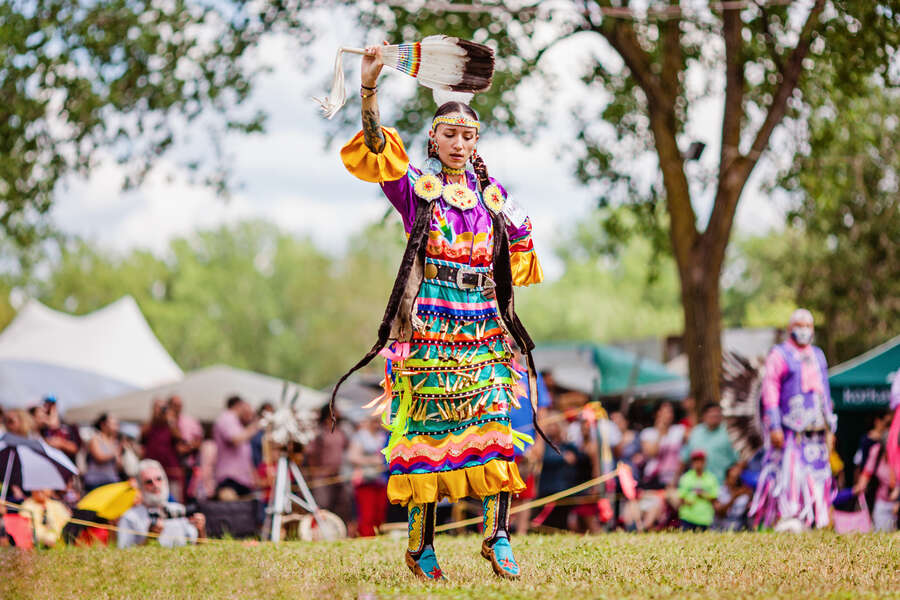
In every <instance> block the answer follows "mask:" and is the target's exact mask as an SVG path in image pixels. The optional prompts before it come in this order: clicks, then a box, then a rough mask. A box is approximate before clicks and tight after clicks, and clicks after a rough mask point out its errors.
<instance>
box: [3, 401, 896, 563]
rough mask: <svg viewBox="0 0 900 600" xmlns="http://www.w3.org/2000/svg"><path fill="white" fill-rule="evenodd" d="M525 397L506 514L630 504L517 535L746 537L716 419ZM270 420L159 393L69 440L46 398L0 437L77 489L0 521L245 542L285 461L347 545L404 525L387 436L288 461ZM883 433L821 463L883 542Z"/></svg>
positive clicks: (554, 519)
mask: <svg viewBox="0 0 900 600" xmlns="http://www.w3.org/2000/svg"><path fill="white" fill-rule="evenodd" d="M540 389H542V393H541V401H540V402H539V406H540V408H539V420H540V422H541V423H542V429H543V430H544V431H545V433H546V434H547V436H548V437H549V439H550V440H551V441H552V442H553V444H554V445H555V446H557V448H559V452H558V453H557V452H556V451H554V450H553V449H552V448H550V447H549V446H548V445H547V444H546V443H544V442H543V441H542V440H541V439H540V438H538V439H537V440H536V442H535V444H534V445H532V446H530V447H528V448H527V449H526V450H524V451H522V452H519V453H518V456H517V458H516V460H517V463H518V464H519V469H520V472H521V473H522V475H523V478H524V479H525V480H526V482H527V485H528V489H526V491H525V492H524V493H522V494H520V495H519V497H518V498H517V499H516V503H517V504H516V505H515V506H519V507H521V506H522V505H523V504H525V503H528V502H530V501H532V500H534V499H539V498H545V497H547V496H550V495H553V494H556V493H557V492H562V491H565V490H569V489H570V488H573V487H575V486H577V485H579V484H581V483H584V482H586V481H589V480H591V479H594V478H597V477H598V476H600V475H602V474H605V473H609V472H610V471H612V470H615V469H616V465H618V464H619V463H622V464H624V465H627V468H628V469H629V471H630V473H631V476H632V478H633V481H634V483H635V484H636V486H635V487H636V491H635V493H633V494H632V493H629V494H624V493H623V492H624V491H626V490H624V489H623V487H627V486H623V484H622V482H621V479H622V478H621V477H619V478H610V479H609V480H607V481H604V482H603V483H601V484H600V485H596V486H593V487H591V488H589V489H586V490H583V491H581V492H579V493H578V494H575V495H571V496H567V497H563V498H560V499H558V500H557V501H555V502H551V503H548V504H545V505H542V506H537V507H535V508H533V509H530V510H529V509H526V510H519V512H517V513H516V514H514V515H513V518H512V526H513V529H514V530H516V531H517V532H518V533H524V532H527V531H529V530H535V529H536V530H541V531H554V530H569V531H575V532H591V533H598V532H602V531H610V530H615V529H623V530H626V531H648V530H658V529H667V528H673V527H678V528H684V529H691V530H696V529H708V528H711V529H718V530H730V531H734V530H741V529H750V528H753V523H752V522H751V520H749V519H748V509H749V507H750V505H751V502H752V498H753V495H754V486H755V483H756V481H755V477H756V475H758V464H755V463H754V461H755V459H750V460H741V459H740V457H739V456H738V453H737V452H736V451H735V449H734V447H733V446H732V442H731V440H730V438H729V435H728V432H727V431H726V427H725V425H724V424H723V415H722V410H721V408H720V407H719V406H716V405H711V406H707V407H705V408H704V409H703V410H702V411H700V412H699V414H697V412H696V411H695V407H694V404H693V402H692V401H691V399H690V398H688V399H686V400H684V401H682V402H681V403H679V404H674V403H672V402H661V403H659V404H657V405H655V406H649V405H640V406H638V405H631V406H628V407H626V408H627V409H626V410H616V411H613V412H610V413H609V414H607V413H606V411H604V410H603V409H602V408H600V407H599V404H592V405H588V406H582V407H578V408H574V409H570V410H567V411H560V410H557V409H555V408H554V406H558V403H557V402H554V399H553V398H551V397H550V395H549V393H548V392H547V391H546V388H545V387H544V386H543V385H541V387H540ZM523 404H525V407H524V408H523V409H521V410H522V411H523V414H521V415H515V414H514V415H513V424H514V426H515V427H516V428H518V429H520V430H527V429H528V428H529V427H531V425H530V422H531V417H530V408H529V407H528V406H527V403H523ZM271 411H273V406H272V405H271V404H270V403H263V404H262V405H260V406H259V407H258V408H257V409H254V408H253V407H252V406H251V404H250V403H248V402H247V401H245V400H244V399H242V398H240V397H238V396H234V397H231V398H228V399H227V401H226V402H225V405H224V406H223V412H222V413H221V415H219V417H218V418H216V419H215V421H214V422H212V423H201V422H199V421H198V420H197V419H195V418H193V417H192V416H191V415H190V414H188V413H187V412H186V411H185V409H184V402H183V401H182V399H181V398H180V397H178V396H172V397H169V398H159V399H157V400H156V401H155V402H154V403H153V406H152V410H151V413H150V415H149V416H148V419H147V421H146V422H145V423H143V424H141V425H133V424H120V423H119V421H118V419H116V418H115V417H114V416H111V415H106V414H104V415H101V416H100V417H99V418H98V419H97V420H96V421H95V422H94V423H93V426H92V427H82V428H79V427H76V426H74V425H72V424H68V423H66V422H65V421H64V420H63V419H62V418H61V416H60V414H59V411H58V407H57V403H56V401H55V399H54V398H52V397H48V398H46V399H45V400H44V401H43V402H42V403H41V404H39V405H37V406H34V407H32V408H30V409H28V410H21V409H8V410H5V411H2V419H0V423H2V426H0V433H3V432H9V433H11V434H14V435H16V436H20V437H21V438H27V439H34V440H38V439H39V440H43V441H44V442H46V444H47V445H48V446H50V447H52V448H55V449H57V450H58V451H60V452H62V453H63V454H65V455H66V456H67V457H69V458H70V459H71V460H72V461H73V462H74V463H75V464H76V465H77V466H78V469H79V472H80V476H79V477H74V478H72V479H71V480H70V481H69V482H68V485H67V487H66V489H63V490H30V491H27V492H26V491H25V490H23V489H21V487H20V486H17V485H11V486H8V489H6V490H5V495H6V503H5V504H4V505H2V506H0V514H15V513H17V514H19V515H20V516H21V517H22V518H23V519H25V520H26V521H27V522H28V525H29V527H30V528H31V531H32V532H33V538H34V540H35V541H36V542H37V543H39V544H41V545H43V546H53V545H55V544H57V543H60V540H62V539H63V538H66V537H67V534H66V533H65V532H64V529H65V528H66V524H67V523H68V522H69V521H70V519H71V518H72V516H73V514H74V515H76V516H79V515H81V518H82V519H84V518H85V516H86V517H87V518H88V521H91V520H92V519H98V520H99V522H104V523H111V524H114V525H117V526H118V528H119V532H118V535H117V536H116V537H115V542H113V537H112V536H111V534H110V533H109V532H108V531H106V530H96V531H93V535H94V537H93V538H92V540H93V541H95V542H96V541H98V540H99V541H101V542H104V543H116V544H118V545H119V546H122V547H127V546H130V545H137V544H142V543H145V542H146V541H147V540H148V539H149V538H150V537H158V538H159V541H160V543H161V544H163V545H168V546H176V545H181V544H185V543H189V542H191V541H193V540H196V539H198V538H201V537H204V536H205V535H206V528H207V520H208V518H209V516H210V515H204V511H203V510H201V509H200V508H202V507H204V506H206V507H210V506H218V505H219V504H221V503H227V502H244V503H245V504H246V505H247V506H252V507H253V508H252V516H251V518H252V519H253V520H254V522H255V523H254V524H255V526H256V527H257V531H261V530H262V527H263V526H264V523H265V520H266V519H265V516H266V511H265V508H266V506H267V505H268V504H269V503H271V501H272V497H273V487H274V484H275V476H276V471H277V461H278V458H279V457H280V456H282V455H284V454H285V453H287V455H288V456H289V457H290V459H291V460H294V461H295V462H296V463H297V464H298V465H300V466H301V469H302V472H303V474H304V477H305V479H306V481H307V483H308V484H309V487H310V489H311V491H312V494H313V496H314V497H315V500H316V502H317V504H318V505H319V506H320V507H321V508H324V509H326V510H328V511H331V512H333V513H334V514H336V515H338V516H339V517H341V519H342V520H343V521H344V522H345V523H346V524H347V528H348V532H349V534H350V535H354V536H356V535H358V536H371V535H375V534H377V533H378V532H379V530H381V528H382V527H383V525H384V524H385V523H386V522H388V521H397V522H405V521H406V515H405V509H403V508H401V507H396V506H389V505H388V503H387V500H386V486H387V473H386V472H385V470H384V468H385V460H384V456H383V455H382V449H383V448H384V446H385V444H386V441H387V439H386V431H385V430H384V428H383V427H382V425H381V423H380V419H379V418H376V417H372V418H368V419H364V420H362V421H361V422H359V423H352V422H350V421H349V420H347V419H343V418H340V417H339V418H338V422H337V426H336V427H334V428H333V427H332V421H331V415H330V413H329V412H328V410H327V407H325V408H323V409H322V411H321V414H320V418H319V420H318V427H317V431H316V432H315V436H314V439H313V440H312V442H310V443H308V444H307V445H306V446H305V447H303V448H294V449H293V450H291V449H286V448H282V447H279V446H277V445H276V444H274V443H272V442H271V440H270V439H269V436H268V435H267V434H266V428H265V427H264V425H263V424H262V423H264V422H265V419H264V417H265V416H266V415H267V414H268V413H270V412H271ZM889 423H890V415H889V414H888V413H887V412H885V413H884V414H883V415H882V414H879V415H876V418H874V420H873V423H872V427H871V429H870V430H869V432H868V433H867V434H866V435H865V436H864V437H863V438H862V439H861V440H860V442H859V450H858V452H857V455H856V458H855V462H856V463H857V467H858V468H857V469H856V472H857V473H858V474H857V475H856V477H855V479H854V481H852V482H848V481H844V480H843V477H844V469H843V465H842V463H841V461H840V459H839V458H838V457H837V455H836V454H835V455H833V456H832V461H831V462H832V468H833V473H834V477H835V484H836V485H835V489H841V488H844V489H845V490H847V493H848V494H850V493H851V490H852V495H853V496H854V497H855V496H859V495H866V494H868V496H869V497H870V498H871V500H872V502H871V503H870V506H872V507H873V512H872V516H873V520H874V523H875V525H876V528H878V529H882V530H894V529H896V526H897V496H898V491H900V486H898V483H897V482H896V481H894V480H892V478H891V475H890V469H887V468H885V466H884V464H883V463H884V456H883V451H882V450H881V446H883V444H881V440H883V439H884V437H885V434H886V431H887V428H888V426H889ZM526 432H527V431H526ZM118 482H127V484H126V485H127V487H128V488H129V489H131V490H133V494H132V496H130V497H129V499H128V500H127V505H126V506H125V507H124V508H125V510H124V511H122V512H120V514H117V515H114V516H113V517H112V518H109V519H99V518H98V517H97V515H98V513H97V512H96V511H93V512H87V513H84V511H83V510H82V509H83V508H84V507H83V506H81V504H82V500H83V499H87V498H90V496H86V495H87V494H90V493H91V492H92V491H94V490H98V488H104V486H106V488H110V487H111V485H110V484H116V483H118ZM0 483H2V481H0ZM113 487H114V486H113ZM123 489H125V488H123ZM126 491H127V490H126ZM204 503H205V504H204ZM217 503H219V504H217ZM466 506H467V505H466V504H465V503H461V504H459V505H457V507H456V508H451V507H450V506H444V507H441V506H439V510H438V518H439V520H440V521H444V522H446V521H453V520H457V519H460V518H463V517H465V516H468V515H466V514H464V513H465V511H466ZM198 507H200V508H198ZM470 508H471V512H472V514H477V513H478V511H479V509H480V504H477V503H475V502H473V503H472V504H471V505H470ZM526 508H527V507H526ZM208 510H209V509H208ZM248 510H250V509H248ZM79 511H81V512H79ZM461 511H462V512H461ZM76 520H77V519H76ZM88 529H90V528H88ZM83 534H84V532H83V531H79V530H77V529H76V531H75V532H74V533H73V534H72V535H70V536H68V538H69V541H71V540H72V539H73V537H76V536H78V535H82V537H81V538H79V539H83ZM11 543H15V540H14V536H12V535H11V534H10V533H8V532H5V531H4V532H0V544H3V545H9V544H11Z"/></svg>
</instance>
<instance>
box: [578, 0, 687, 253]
mask: <svg viewBox="0 0 900 600" xmlns="http://www.w3.org/2000/svg"><path fill="white" fill-rule="evenodd" d="M675 1H676V2H677V0H675ZM600 4H602V5H607V6H608V2H601V3H600ZM593 28H594V30H595V31H597V32H598V33H600V34H601V35H603V37H605V38H606V40H607V41H608V42H609V44H610V45H611V46H612V47H613V49H615V50H616V52H618V53H619V55H620V56H621V57H622V60H624V61H625V65H626V66H627V67H628V70H629V71H630V72H631V75H632V77H634V79H635V81H636V82H637V84H638V86H640V88H641V89H642V90H643V91H644V94H645V95H646V96H647V114H648V116H649V117H650V130H651V131H652V132H653V141H654V145H655V146H656V153H657V155H658V157H659V168H660V170H661V171H662V175H663V185H664V186H665V189H666V209H667V210H668V213H669V219H670V232H669V234H670V237H671V240H672V249H673V252H674V254H675V260H676V262H677V263H678V266H679V269H681V270H686V269H687V268H688V265H689V264H690V262H691V252H692V251H693V249H694V246H695V245H696V242H697V239H698V237H699V233H698V231H697V225H696V223H697V216H696V214H695V213H694V207H693V206H692V205H691V194H690V188H689V186H688V182H687V177H686V176H685V174H684V157H683V156H682V155H681V150H680V149H679V148H678V140H677V135H678V120H677V117H676V114H675V100H676V98H677V94H678V89H679V86H680V83H679V81H678V75H679V73H680V71H681V69H682V68H683V64H684V61H683V55H682V48H681V45H680V33H679V32H678V26H677V23H675V28H674V29H675V30H674V31H671V30H666V29H663V31H665V32H666V35H665V36H664V39H663V40H662V41H661V43H662V44H663V47H662V52H661V54H663V59H662V60H663V65H664V69H663V70H664V71H666V70H668V69H669V68H670V69H671V72H666V73H664V74H663V77H664V78H665V81H666V83H664V82H663V80H662V79H661V78H660V77H658V76H657V75H655V74H654V73H653V70H652V67H651V64H652V59H651V57H650V55H649V54H647V52H645V51H644V49H643V48H641V45H640V43H639V42H638V39H637V35H636V33H635V31H634V27H633V26H632V24H631V23H627V22H623V21H617V20H614V19H606V18H605V19H603V21H602V22H601V23H600V25H599V26H593ZM673 43H674V44H675V47H674V48H672V47H671V44H673ZM670 51H671V53H672V54H673V56H669V54H670Z"/></svg>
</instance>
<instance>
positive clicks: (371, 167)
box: [341, 127, 409, 183]
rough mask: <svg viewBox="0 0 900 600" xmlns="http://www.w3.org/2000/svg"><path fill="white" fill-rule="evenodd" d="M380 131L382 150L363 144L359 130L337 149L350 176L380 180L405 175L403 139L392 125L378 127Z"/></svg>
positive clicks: (389, 179)
mask: <svg viewBox="0 0 900 600" xmlns="http://www.w3.org/2000/svg"><path fill="white" fill-rule="evenodd" d="M381 132H382V134H383V135H384V140H385V145H384V150H382V151H381V152H379V153H377V154H376V153H375V152H372V151H371V150H369V147H368V146H366V142H365V140H364V139H363V132H362V131H360V132H359V133H357V134H356V135H355V136H353V139H352V140H350V141H349V142H347V143H346V144H344V147H343V148H341V160H342V161H344V166H345V167H347V170H348V171H350V173H351V174H352V175H353V176H354V177H358V178H359V179H362V180H363V181H371V182H372V183H384V182H385V181H394V180H396V179H400V178H401V177H403V176H404V175H406V169H407V167H408V166H409V157H408V156H407V155H406V148H404V147H403V140H401V139H400V135H399V134H398V133H397V130H396V129H393V128H392V127H382V128H381Z"/></svg>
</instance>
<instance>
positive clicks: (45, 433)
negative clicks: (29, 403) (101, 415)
mask: <svg viewBox="0 0 900 600" xmlns="http://www.w3.org/2000/svg"><path fill="white" fill-rule="evenodd" d="M38 412H39V413H41V417H42V418H41V425H40V428H39V433H40V434H41V437H43V438H44V440H45V441H46V442H47V444H49V445H50V446H53V447H54V448H56V449H57V450H60V451H62V452H64V453H65V454H66V456H68V457H69V458H70V459H72V460H73V461H74V460H75V455H76V454H78V451H79V450H80V449H81V436H80V435H79V434H78V428H77V427H73V426H71V425H67V424H66V423H63V422H62V420H61V419H60V418H59V406H58V405H57V404H56V398H55V397H53V396H47V397H46V398H44V404H43V405H42V406H39V407H38Z"/></svg>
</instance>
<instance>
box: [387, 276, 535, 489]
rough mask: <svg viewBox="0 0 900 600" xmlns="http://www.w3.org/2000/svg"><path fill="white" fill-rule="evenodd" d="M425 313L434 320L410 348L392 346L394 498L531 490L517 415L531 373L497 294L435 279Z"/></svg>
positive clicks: (421, 309)
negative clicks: (520, 465) (520, 458)
mask: <svg viewBox="0 0 900 600" xmlns="http://www.w3.org/2000/svg"><path fill="white" fill-rule="evenodd" d="M416 314H417V316H418V318H419V319H420V320H421V322H422V323H424V326H420V328H419V330H417V331H416V332H415V334H414V336H413V338H412V340H411V342H410V343H409V345H408V347H407V346H405V345H400V344H395V345H394V346H393V347H392V349H391V351H390V352H389V353H388V356H389V358H388V361H387V364H386V368H385V371H386V372H385V396H384V398H385V400H387V399H388V398H389V399H390V412H389V415H390V418H389V423H390V425H389V427H390V428H391V430H392V435H391V439H390V441H389V443H388V447H387V448H386V450H385V453H386V456H387V458H388V464H389V471H390V474H391V480H390V482H389V484H388V496H389V497H390V498H391V501H393V502H397V503H403V504H406V503H407V502H408V501H409V500H410V499H411V498H415V501H416V502H433V501H436V500H438V499H440V498H441V497H449V498H451V499H453V500H456V499H458V498H460V497H463V496H478V497H482V496H484V495H489V494H494V493H498V492H500V491H509V492H517V491H520V488H521V489H524V484H523V483H522V482H521V478H520V477H519V474H518V470H516V468H515V464H514V463H513V462H512V460H513V457H514V451H513V447H514V444H515V445H520V444H522V440H523V439H528V438H527V437H526V436H522V435H521V434H518V433H516V432H513V430H512V429H511V428H510V422H509V410H510V408H511V407H518V405H519V401H518V396H519V395H520V386H519V383H518V381H519V379H520V378H521V375H519V373H518V372H516V371H515V370H514V369H513V365H512V361H513V356H512V352H511V350H510V348H509V345H508V343H507V341H506V332H505V330H504V328H503V325H502V324H501V322H500V320H499V317H498V314H497V305H496V302H494V300H492V299H489V298H486V297H485V296H484V294H483V292H482V291H481V290H480V289H478V288H476V289H470V290H465V289H459V288H458V287H455V286H453V285H452V284H447V283H445V282H439V281H434V280H425V281H424V282H423V284H422V287H421V289H420V292H419V297H418V301H417V311H416ZM385 408H388V407H387V406H385ZM528 440H529V441H530V439H528ZM491 463H495V464H491ZM438 475H439V476H440V477H438ZM418 484H421V485H418ZM423 486H424V487H423ZM432 496H434V497H432Z"/></svg>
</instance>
